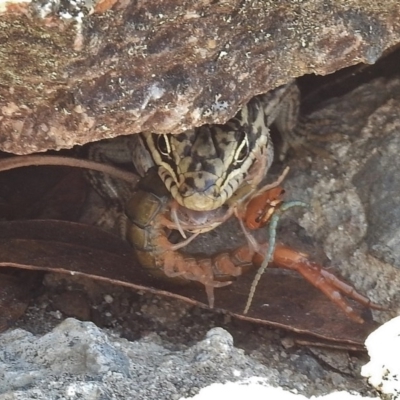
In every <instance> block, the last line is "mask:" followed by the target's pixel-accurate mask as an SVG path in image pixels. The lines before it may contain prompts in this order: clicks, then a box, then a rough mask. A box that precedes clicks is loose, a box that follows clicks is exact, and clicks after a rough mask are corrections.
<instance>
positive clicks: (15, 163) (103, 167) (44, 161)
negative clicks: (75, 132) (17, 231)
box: [0, 155, 138, 182]
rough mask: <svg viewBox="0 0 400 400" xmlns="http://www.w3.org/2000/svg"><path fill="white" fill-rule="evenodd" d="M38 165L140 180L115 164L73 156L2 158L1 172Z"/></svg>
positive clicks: (0, 161) (126, 179) (134, 180)
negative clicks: (88, 170)
mask: <svg viewBox="0 0 400 400" xmlns="http://www.w3.org/2000/svg"><path fill="white" fill-rule="evenodd" d="M38 165H58V166H67V167H74V168H86V169H91V170H94V171H99V172H103V173H105V174H109V175H111V176H113V177H115V178H118V179H122V180H124V181H127V182H136V181H137V180H138V176H137V175H136V174H134V173H133V172H129V171H125V170H123V169H120V168H118V167H115V166H113V165H109V164H101V163H98V162H96V161H89V160H81V159H77V158H72V157H61V156H46V155H33V156H15V157H10V158H4V159H2V160H0V172H1V171H8V170H10V169H15V168H21V167H31V166H38Z"/></svg>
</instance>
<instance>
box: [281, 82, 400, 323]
mask: <svg viewBox="0 0 400 400" xmlns="http://www.w3.org/2000/svg"><path fill="white" fill-rule="evenodd" d="M399 90H400V80H399V79H398V78H390V79H389V78H379V79H376V80H374V81H372V82H370V83H367V84H365V85H362V86H360V87H359V88H357V89H356V90H353V91H352V92H350V93H348V94H346V95H344V96H342V97H340V98H333V99H331V100H329V101H328V102H326V103H325V104H322V105H321V108H320V109H319V110H317V111H315V112H314V113H312V114H311V115H310V116H308V117H307V119H306V120H305V121H304V127H305V128H306V132H307V134H313V135H315V136H316V137H320V138H322V139H323V138H324V137H325V138H328V141H327V142H325V143H324V149H325V150H326V151H329V153H330V155H329V156H309V157H303V158H296V159H294V160H293V162H292V164H291V167H292V170H291V175H290V177H289V179H288V180H287V181H285V185H284V187H285V189H286V190H287V192H288V198H291V199H299V200H302V201H304V202H306V203H307V204H309V206H310V207H309V209H308V210H307V212H306V213H304V212H303V211H297V213H298V214H297V216H298V217H300V216H301V215H302V214H303V213H304V214H303V215H302V216H301V217H300V220H299V223H300V225H301V226H302V227H303V228H304V229H305V231H306V232H307V234H308V235H310V236H311V237H313V240H314V241H315V242H316V243H320V245H321V246H322V248H323V249H324V251H325V253H326V255H327V256H328V257H329V259H330V260H331V262H332V264H334V265H336V266H338V267H339V268H340V270H341V272H342V273H343V275H344V276H345V277H346V278H348V279H349V280H350V281H351V282H353V283H355V285H356V287H357V288H359V289H361V291H363V292H364V293H366V294H368V296H369V297H370V299H371V300H373V301H375V302H378V303H381V304H383V305H386V306H389V307H391V311H390V312H389V313H388V314H385V313H382V312H379V313H377V314H376V316H377V318H379V317H378V315H380V318H383V320H386V319H387V318H388V316H391V317H394V316H396V315H398V314H399V313H400V291H399V287H400V247H399V245H398V243H399V241H400V237H399V235H400V232H399V223H398V221H399V220H400V208H399V204H400V202H399V193H400V179H399V174H398V171H399V168H400V164H399V163H400V160H399V157H398V154H399V152H400V140H399V137H400V136H399V133H400V113H399V110H400V97H399ZM355 105H356V106H355ZM329 138H331V139H329ZM312 144H313V145H315V146H320V145H321V144H320V143H318V141H316V140H315V139H314V141H313V143H312ZM384 315H386V317H383V316H384Z"/></svg>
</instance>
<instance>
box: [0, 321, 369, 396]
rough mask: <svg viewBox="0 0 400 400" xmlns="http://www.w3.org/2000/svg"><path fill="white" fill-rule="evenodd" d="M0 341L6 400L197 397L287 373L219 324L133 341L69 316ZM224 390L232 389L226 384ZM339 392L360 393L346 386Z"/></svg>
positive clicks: (270, 381) (272, 382)
mask: <svg viewBox="0 0 400 400" xmlns="http://www.w3.org/2000/svg"><path fill="white" fill-rule="evenodd" d="M0 344H1V345H0V371H1V376H2V379H1V381H0V399H1V400H11V399H21V400H23V399H33V398H40V399H58V398H63V399H92V400H95V399H105V398H107V399H108V398H110V399H111V398H124V399H128V398H135V399H148V400H150V399H160V398H162V399H179V398H181V396H183V395H185V396H188V397H192V396H190V395H194V394H196V393H197V392H198V391H199V389H201V388H204V387H206V386H207V385H210V384H211V383H213V382H234V381H243V380H245V379H246V378H249V377H252V376H253V377H255V376H256V377H259V379H258V381H259V384H263V385H264V386H277V385H278V384H279V381H280V380H281V379H282V377H280V374H279V371H278V370H274V369H268V368H267V367H265V366H263V365H261V364H260V363H259V362H257V361H255V360H253V359H251V358H250V357H248V356H246V355H245V354H244V352H243V351H242V350H239V349H236V348H235V347H234V346H233V339H232V336H231V335H230V334H229V333H228V332H226V331H225V330H224V329H221V328H214V329H212V330H210V331H209V332H208V333H207V335H206V337H205V338H204V339H203V340H202V341H200V342H198V343H197V344H195V345H193V346H190V347H186V348H185V349H182V350H177V349H173V348H171V344H169V347H168V344H166V343H163V342H162V341H161V339H160V338H159V337H158V336H157V335H155V334H153V335H150V336H148V337H147V338H144V339H142V340H140V341H136V342H128V341H127V340H125V339H121V338H119V337H117V336H116V335H113V334H107V333H106V332H104V331H102V330H100V329H99V328H97V327H96V326H95V325H94V324H93V323H91V322H79V321H77V320H75V319H72V318H70V319H67V320H65V321H64V322H62V323H61V324H59V325H58V326H57V327H56V328H54V329H53V330H52V331H51V332H49V333H47V334H45V335H43V336H39V337H37V336H34V335H32V334H31V333H29V332H26V331H24V330H21V329H16V330H14V331H10V332H6V333H3V334H2V335H0ZM253 382H254V379H253ZM248 384H249V382H247V385H248ZM210 389H211V388H210ZM214 389H215V388H214ZM241 389H242V390H241V391H242V392H243V388H241ZM249 389H251V387H248V388H247V390H248V391H247V393H248V394H250V393H251V390H250V391H249ZM263 389H265V387H264V388H263ZM253 390H254V388H253ZM259 390H260V387H259V388H258V391H259ZM270 390H271V389H270ZM276 390H277V389H275V391H272V393H273V394H276ZM225 393H226V394H227V393H229V392H228V391H227V389H226V388H225ZM243 393H246V392H243ZM279 393H280V395H281V396H285V397H284V398H287V399H289V398H290V399H294V400H296V399H299V400H301V399H305V397H304V396H295V395H292V394H290V393H288V392H284V391H283V390H282V389H280V391H279ZM281 396H280V397H279V398H283V397H281ZM196 398H199V399H200V398H203V397H201V394H200V395H199V396H198V397H196ZM208 398H210V397H208ZM252 398H255V397H252ZM328 398H331V397H328ZM335 398H336V399H338V400H340V399H341V400H346V399H353V398H361V397H359V396H351V395H349V394H347V393H341V394H336V397H335ZM369 398H370V399H372V398H371V397H369Z"/></svg>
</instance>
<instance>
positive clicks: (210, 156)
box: [142, 98, 272, 211]
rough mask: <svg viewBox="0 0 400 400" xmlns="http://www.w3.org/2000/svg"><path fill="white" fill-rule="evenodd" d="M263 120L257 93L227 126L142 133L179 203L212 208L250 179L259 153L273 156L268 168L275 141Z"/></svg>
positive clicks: (162, 176)
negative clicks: (272, 139)
mask: <svg viewBox="0 0 400 400" xmlns="http://www.w3.org/2000/svg"><path fill="white" fill-rule="evenodd" d="M265 122H266V121H265V119H264V111H263V107H262V104H261V103H260V100H259V99H257V98H254V99H253V100H251V101H250V102H249V103H248V104H247V106H245V107H244V108H243V109H242V110H241V111H239V113H238V114H237V115H236V116H235V117H234V118H232V119H231V120H229V121H228V122H227V123H226V124H224V125H203V126H201V127H199V128H195V129H190V130H188V131H185V132H183V133H181V134H178V135H157V134H142V139H143V142H144V144H145V146H146V147H147V150H148V151H149V153H150V154H151V156H152V157H153V160H154V163H155V164H156V165H157V166H158V168H159V169H158V172H159V175H160V177H161V179H162V180H163V182H164V183H165V186H166V187H167V189H168V190H169V191H170V192H171V194H172V196H173V197H174V198H175V199H176V200H177V201H178V203H179V204H181V205H183V206H184V207H187V208H189V209H192V210H198V211H206V210H214V209H216V208H218V207H220V206H222V205H223V204H224V203H225V202H226V200H227V199H229V198H230V197H231V196H232V194H233V193H234V192H235V191H236V190H237V189H238V188H239V187H240V186H241V185H242V183H243V182H245V181H246V178H247V176H248V171H249V170H250V168H251V166H252V165H253V164H254V162H255V160H256V159H257V158H258V157H266V156H268V157H269V160H267V163H266V165H267V167H266V169H265V173H266V172H267V170H268V168H269V166H270V165H271V162H272V151H271V148H272V147H271V146H272V144H271V143H270V138H269V130H268V127H267V126H266V124H265ZM268 148H269V149H268ZM265 173H264V174H262V176H261V178H262V177H263V176H264V175H265ZM257 183H258V182H257Z"/></svg>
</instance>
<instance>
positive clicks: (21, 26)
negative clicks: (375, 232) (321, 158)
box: [0, 0, 400, 154]
mask: <svg viewBox="0 0 400 400" xmlns="http://www.w3.org/2000/svg"><path fill="white" fill-rule="evenodd" d="M399 21H400V4H399V2H398V0H387V1H385V2H381V3H379V4H377V3H376V2H375V1H373V0H351V1H349V0H339V1H337V0H336V1H326V0H308V1H289V0H285V1H279V2H276V1H265V0H261V1H259V0H251V1H239V0H228V1H224V2H211V1H208V0H207V1H206V0H205V1H197V0H195V1H191V0H187V1H181V0H164V1H161V2H160V1H158V2H154V1H152V0H151V1H141V2H136V1H124V0H102V1H99V2H98V3H97V4H92V3H91V2H90V1H74V2H69V1H62V2H59V1H47V0H39V1H34V2H29V1H27V2H18V1H14V2H4V1H1V2H0V26H1V29H0V43H1V44H0V65H2V68H1V70H0V132H1V134H0V148H1V149H2V150H4V151H8V152H14V153H17V154H26V153H31V152H37V151H44V150H47V149H60V148H69V147H72V146H73V145H75V144H83V143H86V142H89V141H93V140H98V139H101V138H109V137H114V136H116V135H120V134H131V133H136V132H140V131H146V130H151V131H154V132H159V133H165V132H171V133H176V132H180V131H183V130H186V129H188V128H191V127H193V126H199V125H202V124H204V123H220V122H224V121H226V120H227V119H228V118H229V117H231V116H233V115H234V114H235V112H236V111H237V110H238V108H239V107H240V105H241V104H243V103H245V102H246V101H248V100H249V99H250V98H251V97H253V96H254V95H256V94H259V93H263V92H267V91H268V90H270V89H271V88H273V87H276V86H278V85H280V84H282V83H285V82H287V81H289V80H290V79H291V78H292V77H297V76H301V75H303V74H305V73H311V72H315V73H318V74H327V73H331V72H333V71H335V70H338V69H340V68H343V67H345V66H349V65H353V64H356V63H358V62H365V63H374V62H375V61H376V60H377V59H378V58H379V57H380V56H381V55H382V53H383V52H384V50H385V49H387V48H389V47H391V46H393V45H395V44H396V43H398V42H399V41H400V25H399Z"/></svg>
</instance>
